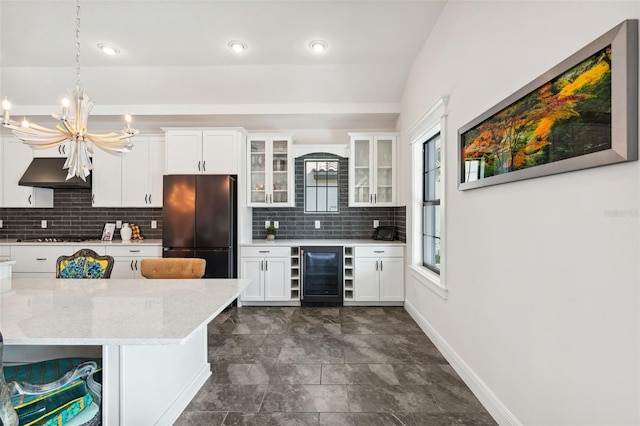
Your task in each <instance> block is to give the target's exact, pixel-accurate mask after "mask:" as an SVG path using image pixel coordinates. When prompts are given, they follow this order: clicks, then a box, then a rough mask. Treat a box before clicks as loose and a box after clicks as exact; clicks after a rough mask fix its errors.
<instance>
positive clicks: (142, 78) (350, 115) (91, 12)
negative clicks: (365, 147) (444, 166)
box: [0, 0, 446, 129]
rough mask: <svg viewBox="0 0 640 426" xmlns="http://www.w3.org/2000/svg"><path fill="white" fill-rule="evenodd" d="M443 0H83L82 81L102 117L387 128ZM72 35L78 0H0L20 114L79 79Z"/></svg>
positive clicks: (4, 62) (3, 65)
mask: <svg viewBox="0 0 640 426" xmlns="http://www.w3.org/2000/svg"><path fill="white" fill-rule="evenodd" d="M445 1H446V0H437V1H436V0H414V1H402V0H387V1H369V0H361V1H358V0H354V1H304V0H298V1H273V0H264V1H260V0H258V1H244V0H231V1H218V0H180V1H164V0H161V1H152V0H131V1H124V0H106V1H105V0H82V1H81V21H80V24H81V27H80V41H81V54H80V61H81V68H80V69H81V83H82V85H83V86H84V87H85V89H86V91H87V93H88V94H89V96H90V97H91V99H92V100H93V101H94V102H95V103H96V107H95V108H94V112H93V114H92V121H94V122H96V121H97V122H98V123H100V122H103V123H108V122H110V121H112V120H114V118H115V116H119V115H120V114H122V113H124V112H128V113H130V114H134V115H135V117H136V122H137V123H138V125H139V126H141V127H143V128H144V127H148V128H150V129H153V128H157V127H158V126H161V125H162V126H172V125H211V126H245V127H248V128H251V127H253V128H257V129H270V128H296V127H301V128H328V129H330V128H349V127H351V128H372V127H377V128H390V127H391V128H392V127H393V125H394V122H395V119H396V118H397V115H398V111H399V102H400V98H401V95H402V90H403V87H404V83H405V80H406V77H407V73H408V71H409V68H410V66H411V64H412V61H413V59H414V58H415V56H416V54H417V53H418V52H419V50H420V48H421V47H422V45H423V43H424V41H425V40H426V38H427V36H428V35H429V32H430V31H431V29H432V27H433V25H434V23H435V22H436V20H437V18H438V15H439V14H440V12H441V10H442V8H443V6H444V2H445ZM75 37H76V3H75V1H74V0H47V1H40V0H0V96H2V97H3V98H4V97H8V98H9V99H10V100H11V101H12V103H13V104H14V105H15V108H14V112H15V113H16V114H25V115H30V116H34V115H41V116H46V115H49V114H50V113H51V112H54V111H57V109H58V106H57V105H59V102H60V100H61V98H62V97H63V96H64V95H65V93H66V91H67V89H73V88H74V87H75V84H76V68H75V61H76V40H75ZM315 39H322V40H324V41H326V42H327V43H328V49H327V50H326V52H325V53H323V54H315V53H313V52H312V51H311V50H310V49H309V47H308V46H309V42H310V41H311V40H315ZM230 40H242V41H243V42H245V43H246V44H247V46H248V50H247V51H246V52H244V53H242V54H236V53H234V52H232V51H231V50H230V49H229V48H228V42H229V41H230ZM98 43H108V44H112V45H114V46H116V47H117V48H119V49H120V53H119V54H118V55H116V56H106V55H104V54H103V53H102V52H101V51H100V50H99V49H98V47H97V45H98Z"/></svg>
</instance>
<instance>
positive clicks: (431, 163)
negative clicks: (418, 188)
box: [422, 133, 442, 274]
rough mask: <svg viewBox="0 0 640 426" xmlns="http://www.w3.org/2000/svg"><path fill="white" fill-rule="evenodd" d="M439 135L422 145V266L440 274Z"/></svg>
mask: <svg viewBox="0 0 640 426" xmlns="http://www.w3.org/2000/svg"><path fill="white" fill-rule="evenodd" d="M440 153H441V137H440V133H438V134H436V135H435V136H432V137H431V138H429V139H428V140H427V141H426V142H424V143H423V145H422V173H423V177H424V179H423V188H422V248H423V249H422V264H423V266H425V267H427V268H429V269H431V270H432V271H434V272H436V273H438V274H439V273H440V239H441V237H442V232H441V229H440V223H441V221H440V216H441V214H442V210H441V208H440V198H441V196H442V179H441V175H442V170H441V161H440V160H441V155H440Z"/></svg>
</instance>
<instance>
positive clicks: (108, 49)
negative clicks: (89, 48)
mask: <svg viewBox="0 0 640 426" xmlns="http://www.w3.org/2000/svg"><path fill="white" fill-rule="evenodd" d="M98 49H100V50H102V52H103V53H105V54H106V55H110V56H113V55H117V54H118V53H120V49H118V48H117V47H114V46H111V45H109V44H104V43H98Z"/></svg>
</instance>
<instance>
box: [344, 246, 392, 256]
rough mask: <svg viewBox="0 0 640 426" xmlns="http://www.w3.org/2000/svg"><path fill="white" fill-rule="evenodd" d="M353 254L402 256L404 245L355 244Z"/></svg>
mask: <svg viewBox="0 0 640 426" xmlns="http://www.w3.org/2000/svg"><path fill="white" fill-rule="evenodd" d="M355 256H356V258H357V257H403V256H404V247H402V246H356V249H355Z"/></svg>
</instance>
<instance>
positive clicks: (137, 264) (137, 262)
mask: <svg viewBox="0 0 640 426" xmlns="http://www.w3.org/2000/svg"><path fill="white" fill-rule="evenodd" d="M137 270H138V261H137V260H136V271H137Z"/></svg>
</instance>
